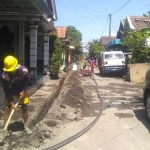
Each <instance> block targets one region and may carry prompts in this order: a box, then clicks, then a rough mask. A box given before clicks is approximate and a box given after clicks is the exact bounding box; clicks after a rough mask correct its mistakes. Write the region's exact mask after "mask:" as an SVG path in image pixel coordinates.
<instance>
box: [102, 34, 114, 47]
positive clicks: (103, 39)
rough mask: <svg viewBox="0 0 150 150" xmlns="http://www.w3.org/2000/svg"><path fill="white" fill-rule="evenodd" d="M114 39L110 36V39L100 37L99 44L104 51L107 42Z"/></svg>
mask: <svg viewBox="0 0 150 150" xmlns="http://www.w3.org/2000/svg"><path fill="white" fill-rule="evenodd" d="M115 38H116V36H111V37H109V36H101V38H100V44H101V45H102V46H103V48H104V49H106V48H107V43H108V42H109V41H111V40H113V39H115Z"/></svg>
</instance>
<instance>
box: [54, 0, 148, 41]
mask: <svg viewBox="0 0 150 150" xmlns="http://www.w3.org/2000/svg"><path fill="white" fill-rule="evenodd" d="M55 3H56V9H57V16H58V20H57V21H55V22H54V25H55V26H66V27H67V26H74V27H75V28H76V29H77V30H79V31H80V32H81V33H82V43H83V44H87V43H88V42H89V41H92V39H100V37H101V36H109V21H110V19H109V14H112V15H111V16H112V17H111V18H112V23H111V35H116V33H117V31H118V29H119V25H120V20H121V19H125V18H126V16H127V15H128V16H143V14H144V13H147V12H148V11H149V10H150V1H149V0H55Z"/></svg>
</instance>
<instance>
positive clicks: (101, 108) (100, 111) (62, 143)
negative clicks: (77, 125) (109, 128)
mask: <svg viewBox="0 0 150 150" xmlns="http://www.w3.org/2000/svg"><path fill="white" fill-rule="evenodd" d="M91 79H93V80H94V82H95V84H96V92H97V96H98V98H99V99H100V101H101V106H100V108H99V114H98V115H97V116H96V118H95V119H94V120H93V121H92V122H91V123H90V124H89V125H88V126H87V127H86V128H84V129H83V130H81V131H80V132H78V133H76V134H74V135H73V136H71V137H69V138H67V139H66V140H64V141H62V142H60V143H57V144H56V145H53V146H51V147H48V148H45V149H43V150H57V149H58V148H60V147H63V146H65V145H67V144H68V143H70V142H72V141H74V140H75V139H77V138H79V137H80V136H82V135H83V134H84V133H86V132H87V131H88V130H89V129H91V128H92V127H93V126H94V125H95V123H96V122H97V121H98V120H99V118H100V116H101V114H102V111H103V100H102V98H101V96H100V94H99V92H98V85H97V82H96V80H95V77H94V75H93V73H92V78H91Z"/></svg>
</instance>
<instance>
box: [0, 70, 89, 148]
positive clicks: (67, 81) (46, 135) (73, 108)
mask: <svg viewBox="0 0 150 150" xmlns="http://www.w3.org/2000/svg"><path fill="white" fill-rule="evenodd" d="M82 81H83V79H82V77H81V76H80V74H79V73H78V72H75V71H69V72H68V73H67V75H66V74H65V75H63V76H62V77H61V79H60V80H59V81H58V80H53V81H52V80H50V81H47V82H46V83H45V84H44V85H43V86H42V87H41V88H40V89H39V90H37V91H36V93H34V94H33V95H32V96H31V97H30V104H29V106H28V109H29V127H30V128H31V129H32V131H33V134H32V135H27V134H26V133H25V132H24V131H23V130H24V129H23V123H22V119H21V118H22V116H21V115H22V112H21V109H18V110H17V111H16V112H15V114H14V116H13V119H12V121H11V123H10V125H9V131H10V133H11V134H10V136H9V137H7V138H6V143H5V144H4V145H3V146H0V149H3V150H13V149H15V150H21V149H24V150H25V149H40V147H41V146H42V145H43V144H44V143H46V142H47V139H48V140H53V139H54V138H56V136H57V133H58V131H59V128H60V127H61V126H62V125H64V124H67V123H69V122H73V121H76V122H77V121H79V120H81V119H82V118H83V117H84V116H86V115H88V114H87V113H88V111H87V108H88V107H89V106H90V98H91V95H90V92H89V91H88V90H87V89H86V88H85V87H84V86H83V85H82ZM0 122H1V124H2V119H1V120H0Z"/></svg>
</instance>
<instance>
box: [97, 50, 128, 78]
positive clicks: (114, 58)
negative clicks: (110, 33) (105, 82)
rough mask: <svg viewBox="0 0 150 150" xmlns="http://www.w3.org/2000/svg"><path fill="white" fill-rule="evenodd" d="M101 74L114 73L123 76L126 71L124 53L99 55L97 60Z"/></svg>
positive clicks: (115, 52)
mask: <svg viewBox="0 0 150 150" xmlns="http://www.w3.org/2000/svg"><path fill="white" fill-rule="evenodd" d="M97 62H98V67H99V70H100V74H103V75H105V74H107V73H112V72H117V73H120V75H122V76H123V74H124V71H125V57H124V54H123V52H122V51H108V52H102V53H99V54H98V58H97Z"/></svg>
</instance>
